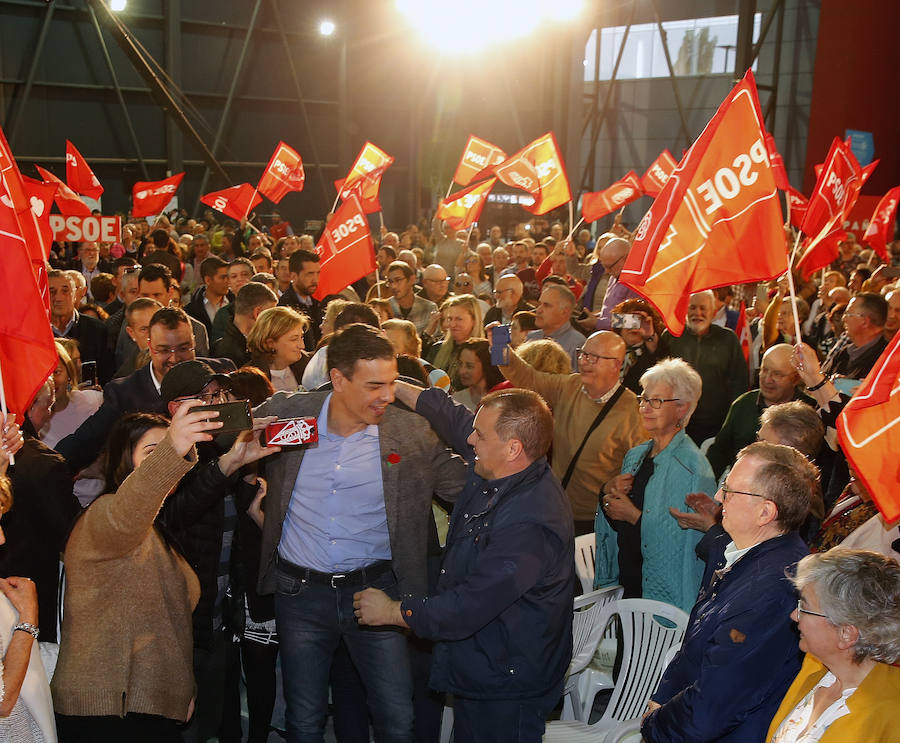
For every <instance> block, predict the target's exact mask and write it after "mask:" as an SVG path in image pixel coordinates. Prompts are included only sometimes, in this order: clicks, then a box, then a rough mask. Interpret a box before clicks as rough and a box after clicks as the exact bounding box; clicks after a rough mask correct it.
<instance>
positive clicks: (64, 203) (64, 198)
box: [34, 165, 91, 217]
mask: <svg viewBox="0 0 900 743" xmlns="http://www.w3.org/2000/svg"><path fill="white" fill-rule="evenodd" d="M34 167H35V168H37V172H38V173H39V174H40V176H41V178H42V179H43V181H44V183H55V184H56V185H57V189H56V194H55V195H54V196H53V200H54V201H55V202H56V205H57V206H58V207H59V211H60V213H61V214H65V215H66V216H67V217H89V216H91V208H90V207H89V206H88V205H87V204H85V203H84V201H82V200H81V198H80V197H79V196H78V194H77V193H75V192H74V191H73V190H72V189H71V188H69V187H68V186H67V185H66V184H65V182H64V181H63V180H62V179H61V178H58V177H57V176H55V175H53V173H51V172H50V171H49V170H44V169H43V168H42V167H41V166H40V165H35V166H34Z"/></svg>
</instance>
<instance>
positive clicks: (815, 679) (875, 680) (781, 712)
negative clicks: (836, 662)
mask: <svg viewBox="0 0 900 743" xmlns="http://www.w3.org/2000/svg"><path fill="white" fill-rule="evenodd" d="M827 672H828V669H827V668H825V666H824V665H822V662H821V661H820V660H819V659H818V658H815V657H814V656H812V655H810V654H808V653H807V655H806V658H805V659H804V661H803V665H802V666H801V667H800V673H798V674H797V678H795V679H794V683H792V684H791V688H790V689H788V691H787V694H785V696H784V699H782V700H781V706H780V707H779V708H778V712H776V713H775V718H774V719H773V720H772V724H771V725H770V726H769V732H768V734H767V735H766V741H771V740H772V736H773V735H775V731H776V730H778V726H779V725H781V723H782V721H783V720H784V718H785V717H787V716H788V715H789V714H790V713H791V711H792V710H793V709H794V707H796V706H797V705H798V704H799V703H800V701H801V700H802V699H803V697H805V696H806V695H807V694H809V692H810V691H812V689H813V687H814V686H815V685H816V684H817V683H819V681H820V680H821V679H822V677H823V676H824V675H825V674H826V673H827ZM898 705H900V668H898V667H896V666H889V665H887V664H886V663H877V664H876V665H875V667H874V668H873V669H872V670H871V671H870V672H869V675H868V676H866V677H865V679H863V682H862V683H861V684H860V685H859V688H857V690H856V691H855V692H853V694H851V695H850V697H849V698H848V699H847V707H848V708H849V709H850V714H849V715H844V716H843V717H841V718H839V719H837V720H835V721H834V722H833V723H831V725H829V726H828V729H827V730H826V731H825V733H824V734H823V735H822V737H821V739H820V743H900V721H898V718H897V707H898Z"/></svg>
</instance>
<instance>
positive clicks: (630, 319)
mask: <svg viewBox="0 0 900 743" xmlns="http://www.w3.org/2000/svg"><path fill="white" fill-rule="evenodd" d="M642 324H643V318H642V317H641V316H640V315H633V314H631V313H629V312H625V313H622V312H613V313H612V327H613V328H621V329H622V330H640V329H641V325H642Z"/></svg>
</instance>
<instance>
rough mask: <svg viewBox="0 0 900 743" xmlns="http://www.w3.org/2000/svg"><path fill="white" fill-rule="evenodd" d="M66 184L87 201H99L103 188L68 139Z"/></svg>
mask: <svg viewBox="0 0 900 743" xmlns="http://www.w3.org/2000/svg"><path fill="white" fill-rule="evenodd" d="M66 182H67V183H68V184H69V188H71V189H72V190H73V191H75V192H76V193H80V194H81V195H82V196H87V197H88V198H89V199H99V198H100V195H101V194H102V193H103V186H101V185H100V181H98V180H97V176H95V175H94V171H93V170H91V168H90V166H89V165H88V164H87V161H86V160H85V159H84V158H83V157H82V156H81V153H80V152H79V151H78V150H77V149H76V148H75V145H74V144H72V143H71V142H70V141H69V140H68V139H67V140H66Z"/></svg>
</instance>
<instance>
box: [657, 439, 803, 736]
mask: <svg viewBox="0 0 900 743" xmlns="http://www.w3.org/2000/svg"><path fill="white" fill-rule="evenodd" d="M817 477H818V473H817V472H816V471H815V467H814V466H813V465H812V464H811V463H810V462H809V461H808V460H807V459H806V458H805V457H804V456H803V455H802V454H800V452H798V451H796V450H795V449H792V448H790V447H787V446H780V445H777V444H769V443H766V442H757V443H754V444H751V445H750V446H748V447H746V448H745V449H743V450H742V451H741V453H740V455H739V456H738V460H737V462H736V463H735V465H734V468H733V469H732V470H731V472H730V473H729V474H728V477H727V478H726V481H725V483H724V484H723V485H722V487H721V488H720V489H719V492H718V493H716V499H717V500H720V501H721V502H722V505H723V508H722V526H723V527H724V528H725V531H726V532H727V535H728V537H730V540H731V541H729V542H728V544H724V542H725V541H726V540H725V539H722V540H719V542H718V543H717V544H716V545H715V546H714V547H713V549H712V550H711V553H710V556H709V559H708V560H707V565H706V572H705V574H704V576H703V582H702V583H701V588H700V593H699V595H698V597H697V603H696V604H695V605H694V608H693V610H692V611H691V617H690V621H689V624H688V629H687V632H686V633H685V636H684V642H683V643H682V646H681V649H680V650H679V652H678V654H677V655H676V656H675V658H674V659H673V660H672V662H671V663H670V664H669V666H668V668H666V671H665V673H664V674H663V677H662V679H661V680H660V683H659V688H658V689H657V690H656V693H655V694H653V696H652V697H651V701H650V702H649V703H648V709H647V712H646V714H645V716H644V720H643V722H642V725H641V733H642V735H643V737H644V740H645V741H647V743H674V742H675V741H679V742H681V741H690V742H691V743H703V742H704V741H728V742H729V743H751V741H752V743H758V742H759V741H761V740H763V737H764V735H765V731H766V730H767V729H768V726H769V723H770V722H771V720H772V717H773V715H774V714H775V711H776V709H777V708H778V704H779V702H780V701H781V699H782V697H783V696H784V693H785V692H786V691H787V689H788V686H790V684H791V681H792V680H793V678H794V676H795V675H796V674H797V671H798V670H799V669H800V661H801V655H802V654H801V653H800V651H799V648H798V647H797V633H796V632H795V630H794V627H793V624H792V622H791V621H790V612H791V611H792V609H793V607H795V606H796V602H797V596H796V593H795V592H794V588H793V586H792V585H791V583H790V581H789V580H788V579H787V577H786V576H785V570H786V569H787V568H789V567H790V566H792V565H793V564H794V563H796V562H797V561H798V560H800V559H801V558H802V557H803V556H804V555H805V554H806V553H807V551H808V550H807V547H806V545H805V544H804V543H803V540H802V539H800V537H799V536H798V534H797V529H798V528H799V527H800V525H801V524H802V523H803V520H804V519H805V518H806V515H807V513H808V512H809V507H810V500H811V498H812V492H813V488H814V483H815V481H816V479H817Z"/></svg>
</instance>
